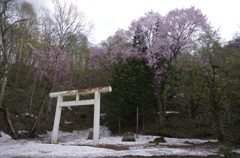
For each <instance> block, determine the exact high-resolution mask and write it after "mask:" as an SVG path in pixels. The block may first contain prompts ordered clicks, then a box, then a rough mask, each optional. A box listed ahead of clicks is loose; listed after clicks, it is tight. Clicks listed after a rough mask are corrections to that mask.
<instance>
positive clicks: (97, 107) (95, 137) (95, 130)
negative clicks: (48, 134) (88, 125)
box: [50, 86, 112, 146]
mask: <svg viewBox="0 0 240 158" xmlns="http://www.w3.org/2000/svg"><path fill="white" fill-rule="evenodd" d="M111 91H112V87H111V86H107V87H97V88H89V89H80V90H72V91H63V92H54V93H50V97H51V98H58V100H57V106H56V112H55V118H54V124H53V131H52V140H51V143H52V144H56V143H57V136H58V130H59V123H60V118H61V111H62V107H68V106H82V105H94V120H93V121H94V122H93V145H94V146H97V145H99V128H100V93H105V92H111ZM85 94H94V99H89V100H79V99H80V98H79V95H85ZM74 95H75V96H76V100H75V101H63V97H65V96H74Z"/></svg>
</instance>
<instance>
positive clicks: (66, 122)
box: [64, 120, 72, 125]
mask: <svg viewBox="0 0 240 158" xmlns="http://www.w3.org/2000/svg"><path fill="white" fill-rule="evenodd" d="M64 124H66V125H69V124H72V122H69V121H67V120H64Z"/></svg>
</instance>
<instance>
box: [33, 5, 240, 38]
mask: <svg viewBox="0 0 240 158" xmlns="http://www.w3.org/2000/svg"><path fill="white" fill-rule="evenodd" d="M30 1H33V2H35V1H36V2H37V3H38V4H41V3H42V4H45V5H46V3H47V2H49V1H50V0H30ZM73 2H76V3H77V5H78V6H79V10H81V11H83V12H84V13H85V15H86V17H87V19H88V20H91V21H92V22H93V24H94V31H93V33H92V37H93V38H94V40H91V41H92V42H94V43H98V42H100V41H102V40H105V39H107V37H109V36H110V35H113V34H114V33H115V31H117V29H119V28H123V29H127V28H128V26H129V25H130V23H131V22H132V21H133V20H137V19H138V18H139V17H141V16H144V14H145V13H146V12H148V11H150V10H153V11H156V12H159V13H160V14H161V15H166V13H167V12H168V11H170V10H172V9H175V8H179V9H181V8H188V7H191V6H195V7H196V8H198V9H201V10H202V13H203V14H204V15H206V16H207V18H208V20H209V22H210V23H211V25H212V26H213V27H214V28H215V29H220V34H221V37H222V38H223V39H225V40H231V39H232V37H233V36H234V34H235V33H236V32H238V31H240V9H239V7H240V0H73ZM46 6H49V5H46Z"/></svg>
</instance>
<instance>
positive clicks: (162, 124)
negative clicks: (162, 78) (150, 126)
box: [155, 79, 165, 129]
mask: <svg viewBox="0 0 240 158" xmlns="http://www.w3.org/2000/svg"><path fill="white" fill-rule="evenodd" d="M155 87H156V88H155V90H156V95H157V104H158V110H159V112H158V115H159V127H160V129H163V128H164V127H165V108H164V106H165V105H164V101H163V100H162V99H161V92H160V87H159V84H158V82H157V79H155Z"/></svg>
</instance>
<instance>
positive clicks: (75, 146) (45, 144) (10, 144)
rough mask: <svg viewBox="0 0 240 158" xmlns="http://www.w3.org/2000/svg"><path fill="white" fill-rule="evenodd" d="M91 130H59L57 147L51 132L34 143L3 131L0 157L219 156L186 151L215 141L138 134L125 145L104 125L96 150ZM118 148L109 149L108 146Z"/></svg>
mask: <svg viewBox="0 0 240 158" xmlns="http://www.w3.org/2000/svg"><path fill="white" fill-rule="evenodd" d="M91 131H92V129H89V130H84V131H73V132H72V133H68V132H62V131H59V135H58V144H50V140H51V132H48V133H47V134H45V135H40V139H35V140H29V139H28V140H27V139H22V140H13V139H11V138H10V136H8V135H6V134H5V133H3V132H1V135H2V137H0V158H6V157H7V158H9V157H51V158H54V157H106V156H114V157H121V156H127V155H132V156H134V155H135V156H162V155H164V156H166V155H179V156H187V155H188V156H190V155H191V156H207V155H216V154H217V152H218V149H217V148H211V149H208V148H185V147H188V146H191V145H192V144H201V143H206V142H216V140H199V139H176V138H165V140H166V143H161V144H160V145H156V144H151V143H149V141H153V140H154V139H155V138H156V136H150V135H147V136H145V135H139V136H138V138H137V139H136V142H122V137H120V136H114V137H113V136H111V135H110V134H111V132H110V131H109V130H108V129H107V128H106V127H103V126H101V128H100V133H101V134H100V141H99V145H100V147H93V146H92V145H93V140H87V137H88V133H89V132H91ZM112 146H114V147H117V148H109V147H112ZM170 146H178V147H170ZM114 149H115V150H114ZM116 149H119V150H116Z"/></svg>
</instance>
